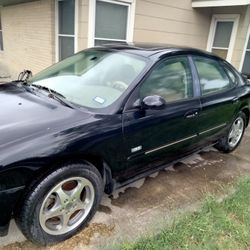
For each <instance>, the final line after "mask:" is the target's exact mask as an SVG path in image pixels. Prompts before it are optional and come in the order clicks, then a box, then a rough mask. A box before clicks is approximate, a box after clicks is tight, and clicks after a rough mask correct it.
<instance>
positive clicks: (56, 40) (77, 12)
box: [55, 0, 79, 62]
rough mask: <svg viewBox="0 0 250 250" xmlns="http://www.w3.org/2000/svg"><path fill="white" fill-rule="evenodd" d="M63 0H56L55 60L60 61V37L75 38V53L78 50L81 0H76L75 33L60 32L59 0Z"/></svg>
mask: <svg viewBox="0 0 250 250" xmlns="http://www.w3.org/2000/svg"><path fill="white" fill-rule="evenodd" d="M61 1H62V0H56V1H55V62H59V50H60V46H59V39H60V37H71V38H74V53H77V52H78V20H79V0H74V1H75V20H74V22H75V24H74V26H75V27H74V35H67V34H60V33H59V2H61Z"/></svg>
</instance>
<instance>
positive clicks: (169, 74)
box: [140, 56, 193, 102]
mask: <svg viewBox="0 0 250 250" xmlns="http://www.w3.org/2000/svg"><path fill="white" fill-rule="evenodd" d="M150 95H159V96H161V97H163V98H164V99H165V101H166V102H172V101H178V100H182V99H187V98H190V97H192V96H193V84H192V73H191V70H190V67H189V62H188V59H187V57H184V56H183V57H175V58H172V59H167V60H165V61H163V62H162V63H160V64H159V65H158V66H157V67H156V68H154V69H153V71H152V72H151V74H150V75H149V77H148V78H147V79H146V80H145V82H144V83H143V85H142V86H141V89H140V97H141V99H143V98H144V97H146V96H150Z"/></svg>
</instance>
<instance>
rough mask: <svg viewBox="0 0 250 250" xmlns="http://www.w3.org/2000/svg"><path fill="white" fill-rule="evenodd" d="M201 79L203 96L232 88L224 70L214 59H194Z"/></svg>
mask: <svg viewBox="0 0 250 250" xmlns="http://www.w3.org/2000/svg"><path fill="white" fill-rule="evenodd" d="M194 63H195V65H196V68H197V71H198V75H199V78H200V85H201V92H202V95H207V94H210V93H214V92H219V91H223V90H226V89H229V88H231V83H230V80H229V78H228V76H227V75H226V72H225V71H224V69H223V68H222V67H221V66H220V64H219V63H218V62H217V61H215V60H212V59H207V58H201V57H196V58H194Z"/></svg>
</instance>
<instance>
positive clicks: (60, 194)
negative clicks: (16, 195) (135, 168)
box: [16, 164, 103, 245]
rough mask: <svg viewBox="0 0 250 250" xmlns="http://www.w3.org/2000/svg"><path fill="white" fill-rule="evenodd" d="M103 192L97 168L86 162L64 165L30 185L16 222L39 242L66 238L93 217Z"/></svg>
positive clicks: (28, 235)
mask: <svg viewBox="0 0 250 250" xmlns="http://www.w3.org/2000/svg"><path fill="white" fill-rule="evenodd" d="M102 193H103V183H102V179H101V176H100V174H99V172H98V170H97V169H96V168H94V167H93V166H90V165H87V164H72V165H67V166H63V167H61V168H59V169H57V170H55V171H53V172H51V173H49V174H48V175H46V176H44V177H43V178H42V179H41V180H39V181H36V183H35V184H34V185H33V186H32V187H31V189H30V191H29V192H27V194H26V195H25V198H24V202H23V204H22V206H21V209H20V211H19V213H18V214H17V218H16V221H17V224H18V226H19V227H20V229H21V231H22V232H23V234H24V235H25V236H26V237H27V239H29V240H31V241H32V242H33V243H36V244H39V245H48V244H52V243H57V242H60V241H63V240H66V239H68V238H70V237H71V236H73V235H74V234H76V233H77V232H78V231H79V230H81V229H82V228H83V227H84V226H86V224H87V223H88V222H89V220H90V219H91V218H92V217H93V216H94V214H95V212H96V210H97V207H98V205H99V203H100V200H101V197H102Z"/></svg>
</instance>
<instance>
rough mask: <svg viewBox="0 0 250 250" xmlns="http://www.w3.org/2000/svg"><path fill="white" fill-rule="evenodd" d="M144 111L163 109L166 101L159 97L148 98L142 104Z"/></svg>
mask: <svg viewBox="0 0 250 250" xmlns="http://www.w3.org/2000/svg"><path fill="white" fill-rule="evenodd" d="M141 105H142V108H143V109H163V108H164V107H165V106H166V101H165V100H164V99H163V98H162V97H161V96H158V95H150V96H146V97H145V98H144V99H143V100H142V102H141Z"/></svg>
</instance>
